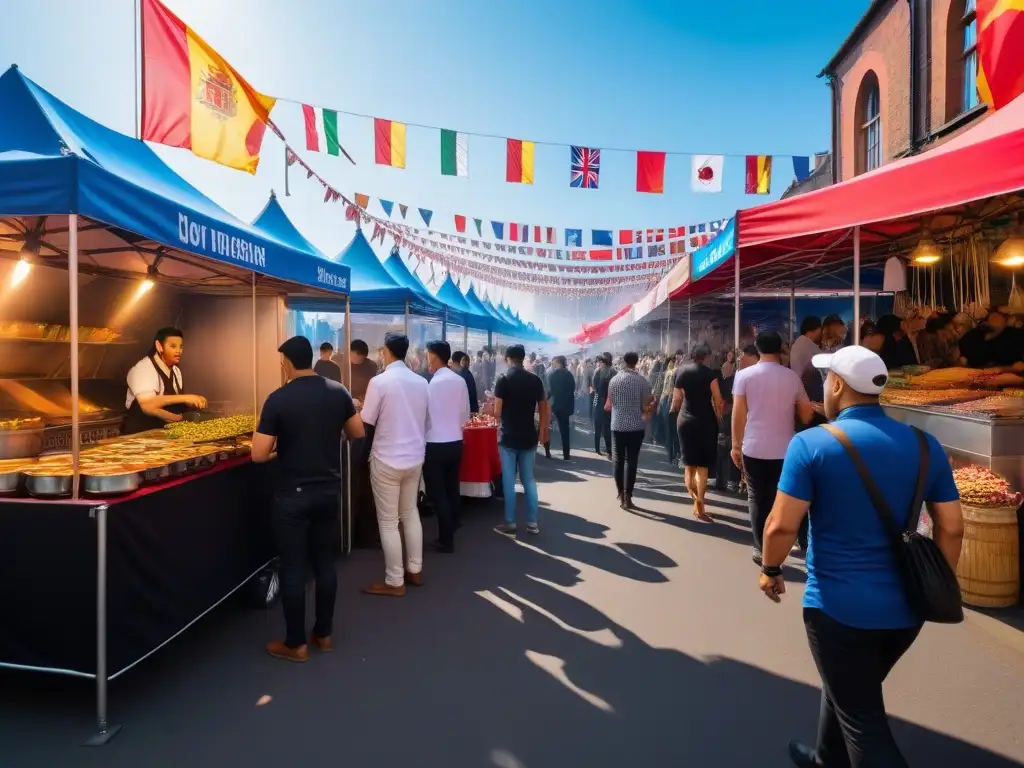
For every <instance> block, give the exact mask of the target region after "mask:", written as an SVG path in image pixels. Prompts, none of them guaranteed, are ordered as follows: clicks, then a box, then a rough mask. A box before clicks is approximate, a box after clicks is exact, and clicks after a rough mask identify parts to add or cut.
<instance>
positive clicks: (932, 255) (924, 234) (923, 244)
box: [910, 226, 942, 266]
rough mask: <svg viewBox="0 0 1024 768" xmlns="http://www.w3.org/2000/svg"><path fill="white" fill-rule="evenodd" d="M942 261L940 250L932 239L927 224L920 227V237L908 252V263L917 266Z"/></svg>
mask: <svg viewBox="0 0 1024 768" xmlns="http://www.w3.org/2000/svg"><path fill="white" fill-rule="evenodd" d="M940 261H942V251H941V250H940V249H939V246H938V245H936V244H935V241H934V240H932V231H931V228H930V227H928V226H922V227H921V239H920V240H918V241H917V245H915V246H914V250H912V251H911V252H910V263H911V264H917V265H919V266H928V265H929V264H937V263H938V262H940Z"/></svg>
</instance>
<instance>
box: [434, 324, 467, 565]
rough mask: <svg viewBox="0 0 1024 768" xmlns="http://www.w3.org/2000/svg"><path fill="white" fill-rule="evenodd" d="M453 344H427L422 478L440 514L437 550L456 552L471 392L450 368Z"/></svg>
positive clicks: (435, 342) (435, 508) (440, 342)
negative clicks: (427, 381) (449, 359)
mask: <svg viewBox="0 0 1024 768" xmlns="http://www.w3.org/2000/svg"><path fill="white" fill-rule="evenodd" d="M450 354H451V347H450V346H448V342H447V341H432V342H430V343H429V344H427V364H428V365H429V366H430V372H431V373H432V374H433V376H431V379H430V385H429V386H428V387H427V398H428V401H429V406H428V411H427V460H426V462H425V463H424V465H423V481H424V483H425V484H426V486H427V498H428V499H430V503H431V504H432V505H433V507H434V511H435V512H436V513H437V532H438V538H437V542H435V544H434V549H435V550H437V551H438V552H444V553H446V554H451V553H452V552H454V551H455V529H456V528H458V526H459V521H460V518H461V517H462V495H461V493H460V492H459V467H460V466H461V464H462V430H463V429H464V428H465V426H466V423H467V422H468V421H469V417H470V412H469V391H468V389H467V388H466V382H465V381H464V380H463V378H462V377H461V376H459V375H458V374H456V373H455V372H454V371H452V370H451V369H449V368H448V356H449V355H450Z"/></svg>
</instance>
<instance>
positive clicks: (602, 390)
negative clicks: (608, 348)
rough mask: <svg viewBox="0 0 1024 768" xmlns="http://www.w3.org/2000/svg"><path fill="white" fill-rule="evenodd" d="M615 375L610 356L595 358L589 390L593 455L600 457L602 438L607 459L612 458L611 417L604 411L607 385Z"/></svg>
mask: <svg viewBox="0 0 1024 768" xmlns="http://www.w3.org/2000/svg"><path fill="white" fill-rule="evenodd" d="M614 375H615V370H614V369H613V368H612V356H611V353H610V352H605V353H604V354H603V355H601V356H599V357H598V358H597V370H595V371H594V378H593V379H592V380H591V383H590V388H591V389H592V390H593V397H594V453H596V454H597V455H598V456H600V455H601V437H602V436H603V437H604V447H605V448H606V449H607V450H608V458H609V459H610V458H611V457H612V420H611V419H612V415H611V414H610V413H608V412H607V411H606V410H605V409H604V404H605V403H606V402H607V400H608V385H609V384H610V383H611V381H612V377H613V376H614Z"/></svg>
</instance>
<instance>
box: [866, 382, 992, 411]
mask: <svg viewBox="0 0 1024 768" xmlns="http://www.w3.org/2000/svg"><path fill="white" fill-rule="evenodd" d="M989 394H990V393H988V392H985V391H984V390H976V389H890V388H889V387H888V386H886V388H885V389H884V390H882V395H881V397H880V398H879V399H880V400H881V402H882V404H883V405H909V406H924V405H945V404H949V403H964V402H968V401H970V400H981V399H982V398H985V397H988V396H989Z"/></svg>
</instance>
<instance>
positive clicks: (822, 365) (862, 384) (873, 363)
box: [811, 346, 889, 395]
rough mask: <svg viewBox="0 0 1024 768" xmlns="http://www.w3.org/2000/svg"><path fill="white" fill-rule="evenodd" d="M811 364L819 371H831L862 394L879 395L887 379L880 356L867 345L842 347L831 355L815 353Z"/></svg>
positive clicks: (887, 375)
mask: <svg viewBox="0 0 1024 768" xmlns="http://www.w3.org/2000/svg"><path fill="white" fill-rule="evenodd" d="M811 365H813V366H814V367H815V368H817V369H818V370H819V371H832V372H833V373H835V375H836V376H838V377H839V378H841V379H842V380H843V381H845V382H846V383H847V384H849V385H850V386H851V387H852V388H853V390H854V391H855V392H859V393H860V394H862V395H879V394H881V393H882V390H883V389H884V388H885V384H886V382H888V381H889V371H888V370H886V367H885V363H884V362H882V358H880V357H879V356H878V355H876V354H875V353H874V352H872V351H871V350H870V349H868V348H867V347H859V346H850V347H843V348H842V349H840V350H839V351H838V352H835V353H834V354H831V355H815V356H814V357H813V358H811Z"/></svg>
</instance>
